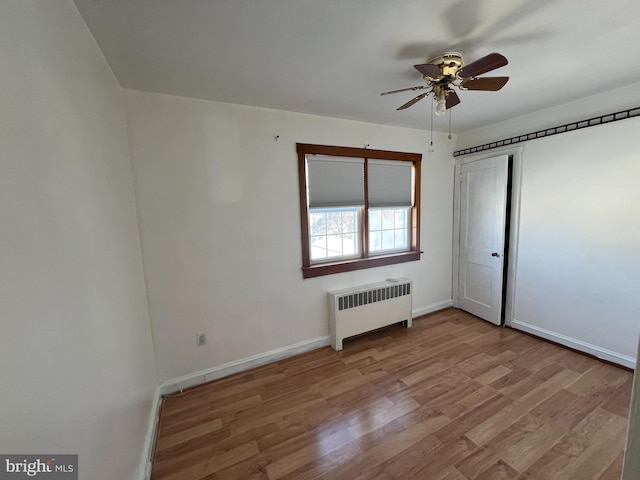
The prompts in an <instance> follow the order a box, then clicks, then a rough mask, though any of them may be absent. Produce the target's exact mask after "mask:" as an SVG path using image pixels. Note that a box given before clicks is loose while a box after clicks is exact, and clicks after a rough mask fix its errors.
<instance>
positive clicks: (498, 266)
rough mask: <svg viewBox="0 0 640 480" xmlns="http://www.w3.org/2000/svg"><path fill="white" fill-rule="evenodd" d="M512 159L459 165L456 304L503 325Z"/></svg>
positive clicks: (497, 159)
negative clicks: (509, 170) (507, 210)
mask: <svg viewBox="0 0 640 480" xmlns="http://www.w3.org/2000/svg"><path fill="white" fill-rule="evenodd" d="M508 164H509V157H508V156H507V155H502V156H499V157H493V158H487V159H484V160H477V161H475V162H470V163H465V164H463V165H462V166H461V169H460V175H461V180H460V181H461V185H460V250H459V251H460V258H459V262H458V265H459V269H460V270H459V272H458V306H459V307H460V308H461V309H463V310H466V311H467V312H469V313H472V314H473V315H476V316H478V317H480V318H483V319H485V320H487V321H488V322H491V323H494V324H496V325H500V323H501V315H502V283H503V280H504V279H503V266H504V253H505V252H504V239H505V222H506V202H507V169H508Z"/></svg>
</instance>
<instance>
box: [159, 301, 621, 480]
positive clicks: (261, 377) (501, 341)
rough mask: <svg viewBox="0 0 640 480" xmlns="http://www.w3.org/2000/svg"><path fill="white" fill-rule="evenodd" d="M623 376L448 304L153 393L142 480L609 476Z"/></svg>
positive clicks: (616, 452) (615, 465) (615, 468)
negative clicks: (147, 475)
mask: <svg viewBox="0 0 640 480" xmlns="http://www.w3.org/2000/svg"><path fill="white" fill-rule="evenodd" d="M632 376H633V374H632V373H631V372H629V371H627V370H624V369H621V368H618V367H615V366H613V365H610V364H606V363H603V362H600V361H598V360H596V359H594V358H591V357H588V356H585V355H581V354H579V353H576V352H574V351H571V350H567V349H564V348H562V347H559V346H556V345H553V344H550V343H547V342H544V341H541V340H538V339H536V338H533V337H531V336H528V335H526V334H523V333H520V332H517V331H515V330H511V329H504V328H499V327H494V326H492V325H490V324H488V323H486V322H483V321H482V320H479V319H477V318H475V317H473V316H471V315H468V314H466V313H464V312H461V311H458V310H453V309H448V310H444V311H441V312H437V313H435V314H431V315H427V316H425V317H422V318H418V319H415V320H414V326H413V328H411V329H405V328H402V327H400V326H392V327H389V328H386V329H383V330H380V331H377V332H374V333H372V334H369V335H366V336H362V337H359V338H357V339H355V340H351V341H347V342H346V343H345V347H344V350H343V351H342V352H339V353H338V352H335V351H333V350H332V349H331V348H329V347H327V348H323V349H320V350H316V351H314V352H310V353H307V354H303V355H300V356H297V357H293V358H290V359H287V360H283V361H280V362H277V363H273V364H270V365H266V366H263V367H259V368H257V369H254V370H251V371H248V372H244V373H241V374H237V375H233V376H231V377H227V378H224V379H221V380H218V381H215V382H211V383H208V384H206V385H202V386H200V387H197V388H195V389H192V390H189V391H185V392H183V393H182V394H175V395H173V396H170V397H167V398H166V399H165V401H164V404H163V407H162V413H161V420H160V429H159V436H158V440H157V444H156V453H155V460H154V464H153V473H152V479H153V480H192V479H193V480H196V479H220V480H221V479H243V480H245V479H256V480H257V479H262V480H266V479H269V480H276V479H283V480H310V479H314V478H323V479H331V480H365V479H371V480H387V479H403V480H404V479H420V480H468V479H478V480H500V479H522V480H524V479H539V480H549V479H558V480H560V479H576V480H589V479H599V480H614V479H615V480H618V479H619V478H620V471H621V465H622V458H623V448H624V442H625V435H626V427H627V415H628V405H629V398H630V393H631V383H632Z"/></svg>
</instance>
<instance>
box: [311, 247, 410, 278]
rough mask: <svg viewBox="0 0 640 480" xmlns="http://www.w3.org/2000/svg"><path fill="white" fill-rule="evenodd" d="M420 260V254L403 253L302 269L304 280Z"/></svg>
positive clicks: (320, 264)
mask: <svg viewBox="0 0 640 480" xmlns="http://www.w3.org/2000/svg"><path fill="white" fill-rule="evenodd" d="M417 260H420V252H402V253H396V254H393V255H384V256H377V257H369V258H357V259H355V260H346V261H341V262H335V263H319V264H315V265H310V266H308V267H302V277H303V278H313V277H321V276H323V275H332V274H334V273H343V272H352V271H354V270H363V269H365V268H374V267H382V266H384V265H394V264H396V263H404V262H415V261H417Z"/></svg>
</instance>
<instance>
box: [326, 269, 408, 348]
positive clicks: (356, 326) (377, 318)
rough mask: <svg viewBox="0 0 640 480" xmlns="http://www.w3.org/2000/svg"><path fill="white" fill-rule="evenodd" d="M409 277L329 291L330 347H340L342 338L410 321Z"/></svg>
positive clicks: (406, 323)
mask: <svg viewBox="0 0 640 480" xmlns="http://www.w3.org/2000/svg"><path fill="white" fill-rule="evenodd" d="M412 290H413V282H412V281H411V280H409V279H408V278H396V279H389V280H386V281H384V282H378V283H371V284H368V285H360V286H357V287H353V288H347V289H344V290H336V291H333V292H329V330H330V334H331V346H332V347H333V348H334V349H335V350H342V340H344V339H345V338H347V337H351V336H353V335H358V334H361V333H365V332H369V331H371V330H375V329H376V328H381V327H386V326H387V325H392V324H394V323H398V322H404V323H405V325H406V327H410V326H411V323H412V317H411V291H412Z"/></svg>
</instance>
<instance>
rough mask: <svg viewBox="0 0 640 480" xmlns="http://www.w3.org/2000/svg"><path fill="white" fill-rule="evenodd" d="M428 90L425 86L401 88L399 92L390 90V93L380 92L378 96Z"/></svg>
mask: <svg viewBox="0 0 640 480" xmlns="http://www.w3.org/2000/svg"><path fill="white" fill-rule="evenodd" d="M425 88H429V87H428V86H427V85H420V86H419V87H409V88H401V89H400V90H391V91H390V92H382V93H381V94H380V95H389V94H390V93H399V92H408V91H409V90H423V89H425Z"/></svg>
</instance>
